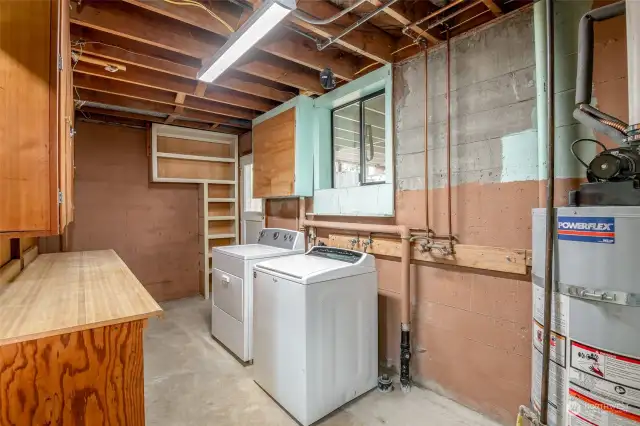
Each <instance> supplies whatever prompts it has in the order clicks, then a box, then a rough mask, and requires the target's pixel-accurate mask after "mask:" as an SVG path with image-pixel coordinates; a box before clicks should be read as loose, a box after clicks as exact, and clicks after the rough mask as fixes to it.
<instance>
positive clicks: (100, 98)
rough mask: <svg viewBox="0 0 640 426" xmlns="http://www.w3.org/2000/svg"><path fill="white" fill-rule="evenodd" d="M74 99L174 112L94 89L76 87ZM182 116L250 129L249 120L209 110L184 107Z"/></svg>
mask: <svg viewBox="0 0 640 426" xmlns="http://www.w3.org/2000/svg"><path fill="white" fill-rule="evenodd" d="M74 96H75V99H76V100H79V101H88V102H97V103H101V104H106V105H115V106H120V107H125V108H132V109H138V110H144V111H152V112H159V113H161V114H167V115H170V114H174V113H175V107H174V106H172V105H167V104H162V103H157V102H152V101H149V100H142V99H134V98H128V97H126V96H120V95H116V94H112V93H105V92H98V91H95V90H86V89H77V93H75V94H74ZM181 116H182V117H188V118H194V119H197V120H202V121H206V122H208V123H224V124H227V125H230V126H233V127H238V128H241V129H250V128H251V123H250V122H242V121H240V120H233V119H230V118H229V117H225V116H221V115H217V114H211V113H209V112H203V111H196V110H191V109H185V111H184V113H183V114H182V115H181Z"/></svg>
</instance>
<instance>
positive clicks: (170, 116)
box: [164, 114, 178, 124]
mask: <svg viewBox="0 0 640 426" xmlns="http://www.w3.org/2000/svg"><path fill="white" fill-rule="evenodd" d="M176 118H178V115H177V114H169V116H168V117H167V118H166V119H165V120H164V124H171V123H173V122H174V120H175V119H176Z"/></svg>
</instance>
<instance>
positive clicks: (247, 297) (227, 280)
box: [211, 228, 304, 362]
mask: <svg viewBox="0 0 640 426" xmlns="http://www.w3.org/2000/svg"><path fill="white" fill-rule="evenodd" d="M298 253H304V234H303V233H301V232H296V231H289V230H287V229H277V228H265V229H263V230H262V231H261V232H260V236H259V238H258V243H257V244H244V245H237V246H226V247H215V248H213V250H212V256H213V259H212V261H213V266H214V269H213V271H212V272H211V275H212V276H211V280H212V284H213V296H212V298H211V299H212V309H211V334H212V335H213V337H215V338H216V339H218V340H219V341H220V342H222V344H223V345H225V346H226V347H227V348H228V349H229V350H230V351H231V352H233V353H234V354H235V355H236V356H237V357H238V358H240V359H241V360H242V361H244V362H248V361H251V360H252V359H253V355H252V350H251V348H252V345H251V343H252V329H253V321H252V316H253V302H252V300H253V298H252V295H253V275H252V268H253V265H254V264H255V263H257V262H260V261H262V260H265V259H270V258H275V257H282V256H291V255H294V254H298Z"/></svg>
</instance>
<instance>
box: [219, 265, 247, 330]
mask: <svg viewBox="0 0 640 426" xmlns="http://www.w3.org/2000/svg"><path fill="white" fill-rule="evenodd" d="M212 275H213V277H212V278H213V304H214V305H215V306H217V307H218V308H220V309H222V310H223V311H225V312H226V313H227V314H229V315H230V316H232V317H233V318H235V319H237V320H238V321H240V322H243V319H242V301H243V294H242V279H241V278H238V277H236V276H235V275H231V274H228V273H226V272H224V271H221V270H220V269H214V270H213V274H212Z"/></svg>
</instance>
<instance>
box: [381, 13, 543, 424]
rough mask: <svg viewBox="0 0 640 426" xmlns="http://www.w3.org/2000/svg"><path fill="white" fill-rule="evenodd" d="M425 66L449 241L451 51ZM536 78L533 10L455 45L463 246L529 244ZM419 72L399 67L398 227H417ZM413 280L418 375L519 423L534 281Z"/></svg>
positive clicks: (435, 170) (434, 195)
mask: <svg viewBox="0 0 640 426" xmlns="http://www.w3.org/2000/svg"><path fill="white" fill-rule="evenodd" d="M427 62H428V65H427V67H428V68H427V72H428V73H427V75H428V88H427V89H428V90H427V112H428V119H427V129H428V132H427V133H428V151H427V153H428V163H429V175H428V192H427V194H428V197H429V206H430V213H431V215H430V219H429V222H430V226H431V228H432V229H434V230H435V231H436V232H437V233H438V234H446V233H447V214H446V213H447V207H446V203H447V201H446V200H447V189H446V184H447V164H446V114H447V111H446V97H445V96H446V48H445V47H441V48H437V49H434V50H432V51H430V52H429V55H428V61H427ZM535 72H536V69H535V47H534V29H533V11H532V9H527V10H525V11H522V12H520V13H517V14H515V15H513V16H511V17H509V18H508V19H504V20H502V21H500V22H498V23H496V24H494V25H491V26H489V27H487V28H485V29H482V30H479V31H476V32H473V33H471V34H468V35H465V36H462V37H459V38H456V39H453V40H452V41H451V93H450V96H451V145H452V147H451V173H452V174H451V180H452V211H453V215H452V222H453V223H452V225H453V234H454V235H456V237H457V238H458V239H459V241H460V243H463V244H475V245H487V246H498V247H510V248H529V247H530V246H531V220H530V214H531V209H532V208H534V207H537V206H538V201H539V200H538V169H537V167H538V148H537V127H536V78H535ZM424 73H425V61H424V56H423V55H421V56H418V57H415V58H412V59H411V60H409V61H407V62H405V63H404V64H400V65H399V66H397V68H396V69H395V80H394V87H395V89H396V90H395V93H394V101H395V114H396V155H397V157H396V160H397V163H396V164H397V165H396V170H397V182H398V190H399V191H398V193H397V201H398V204H397V206H396V208H397V221H398V222H399V223H404V224H409V225H412V226H421V227H423V226H425V223H426V220H425V214H424V197H425V179H424V172H425V169H424V135H425V131H424V125H425V123H424V121H425V111H424V96H425V90H424V85H425V75H424ZM383 269H397V265H396V264H393V266H391V265H389V266H385V267H384V268H383ZM388 275H389V280H390V281H389V282H393V281H392V277H393V272H391V271H390V272H389V273H388ZM414 275H415V278H416V279H415V282H414V289H415V290H414V295H413V296H414V299H413V300H414V309H413V318H412V323H413V324H414V326H413V330H414V336H413V337H414V339H413V343H414V348H415V349H416V351H415V356H414V364H413V367H414V371H413V374H414V379H415V380H416V381H417V382H418V383H420V384H423V385H425V386H428V387H430V388H433V389H436V390H437V391H439V392H441V393H443V394H445V395H448V396H450V397H452V398H453V399H455V400H457V401H459V402H462V403H463V404H465V405H468V406H470V407H472V408H474V409H476V410H478V411H480V412H482V413H485V414H488V415H489V416H491V417H493V418H495V419H497V420H499V421H501V422H503V423H505V424H509V423H511V422H512V421H514V419H515V414H516V411H517V407H518V405H520V404H523V403H527V402H528V401H529V389H530V375H531V374H530V362H531V360H530V358H531V347H530V342H531V328H530V325H531V286H530V281H529V279H528V278H527V277H518V276H509V275H506V274H497V273H489V272H484V271H479V270H461V269H459V268H451V267H437V266H436V267H434V266H432V265H429V266H427V265H416V266H415V274H414ZM383 277H384V275H382V276H381V279H385V278H383ZM381 285H385V284H382V283H381ZM395 290H397V289H392V288H390V289H389V291H395ZM389 349H392V348H389ZM392 353H393V356H392V357H391V358H390V359H389V362H390V363H392V364H397V358H396V356H397V351H393V352H392Z"/></svg>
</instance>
